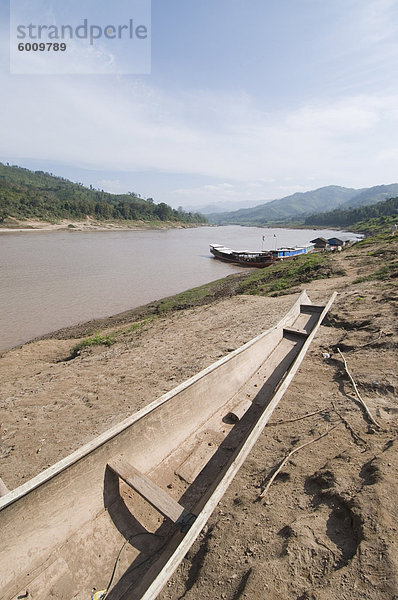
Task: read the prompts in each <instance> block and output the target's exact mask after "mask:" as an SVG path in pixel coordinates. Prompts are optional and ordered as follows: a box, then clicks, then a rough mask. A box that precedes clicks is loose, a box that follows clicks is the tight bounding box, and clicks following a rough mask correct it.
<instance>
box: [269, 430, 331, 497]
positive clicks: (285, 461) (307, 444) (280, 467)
mask: <svg viewBox="0 0 398 600" xmlns="http://www.w3.org/2000/svg"><path fill="white" fill-rule="evenodd" d="M339 425H340V423H337V425H334V426H333V427H331V428H330V429H328V430H327V431H325V433H322V434H321V435H319V436H318V437H316V438H314V439H312V440H310V441H309V442H306V443H305V444H302V445H301V446H297V448H294V450H292V451H291V452H289V454H288V455H287V456H285V458H284V459H283V461H282V462H281V464H280V465H279V467H278V468H277V470H276V471H275V473H274V474H273V475H272V477H271V479H270V480H269V482H268V483H267V485H266V486H265V488H264V489H263V491H262V492H261V494H260V495H259V498H264V496H265V495H266V493H267V492H268V490H269V488H270V487H271V485H272V483H273V482H274V480H275V479H276V477H277V476H278V475H279V473H280V472H281V470H282V469H283V467H284V466H285V464H286V463H287V462H288V460H289V458H290V457H291V456H292V455H293V454H295V453H296V452H298V451H299V450H302V449H303V448H305V447H306V446H309V445H310V444H313V443H314V442H317V441H318V440H321V439H322V438H324V437H325V436H326V435H328V434H329V433H330V432H331V431H333V429H336V427H338V426H339Z"/></svg>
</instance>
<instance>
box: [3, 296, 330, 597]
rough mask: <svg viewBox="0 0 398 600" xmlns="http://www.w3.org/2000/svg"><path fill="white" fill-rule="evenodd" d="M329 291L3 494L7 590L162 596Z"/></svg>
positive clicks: (311, 331) (10, 593) (283, 383)
mask: <svg viewBox="0 0 398 600" xmlns="http://www.w3.org/2000/svg"><path fill="white" fill-rule="evenodd" d="M333 300H334V296H333V297H332V299H331V300H330V301H329V303H328V305H327V306H326V308H325V307H317V306H314V305H312V304H311V302H310V300H309V298H308V296H307V294H306V293H305V292H303V293H302V294H301V295H300V296H299V298H298V299H297V301H296V302H295V304H294V305H293V307H292V308H291V310H290V311H289V312H288V313H287V315H286V316H285V317H284V319H282V321H280V323H278V325H276V326H275V327H273V328H271V329H269V330H268V331H266V332H264V333H262V334H261V335H259V336H258V337H256V338H254V339H253V340H251V341H250V342H248V343H247V344H245V345H244V346H242V347H241V348H239V349H238V350H235V351H234V352H232V353H230V354H229V355H228V356H226V357H224V358H222V359H221V360H219V361H217V362H216V363H214V364H213V365H211V366H210V367H208V368H207V369H205V370H204V371H202V372H201V373H199V374H198V375H196V376H194V377H192V378H191V379H189V380H188V381H186V382H185V383H183V384H181V385H180V386H178V387H177V388H175V389H174V390H172V391H171V392H169V393H167V394H165V395H164V396H162V397H161V398H159V399H158V400H155V401H154V402H153V403H151V404H150V405H149V406H147V407H146V408H144V409H143V410H141V411H139V412H138V413H136V414H134V415H132V416H131V417H129V418H128V419H126V420H125V421H123V422H122V423H120V424H119V425H117V426H116V427H114V428H112V429H111V430H109V431H107V432H105V433H104V434H102V435H101V436H100V437H98V438H97V439H95V440H93V441H92V442H90V443H89V444H87V445H86V446H84V447H82V448H81V449H79V450H78V451H77V452H75V453H73V454H72V455H70V456H69V457H67V458H65V459H64V460H62V461H60V462H59V463H57V464H56V465H54V466H53V467H51V468H49V469H47V470H46V471H44V472H43V473H42V474H40V475H39V476H37V477H35V478H34V479H32V480H31V481H30V482H28V483H26V484H24V485H23V486H21V487H19V488H17V489H16V490H14V491H12V492H10V493H8V494H7V495H6V496H4V497H3V498H1V499H0V530H1V532H2V548H1V550H0V597H1V598H4V599H5V600H17V598H22V597H27V598H29V599H31V600H45V599H47V598H54V599H60V600H61V599H62V600H71V599H72V598H73V599H76V600H83V599H84V600H87V599H88V598H90V597H91V593H92V590H93V589H97V590H102V589H107V588H108V586H109V584H110V582H111V583H112V585H111V586H110V588H111V589H110V591H109V593H108V595H107V599H109V600H121V599H122V598H123V599H127V598H128V599H130V600H134V599H138V598H142V599H146V600H149V599H150V598H156V596H157V595H158V593H159V591H160V590H161V588H162V586H163V585H164V584H165V583H166V581H167V578H168V577H170V575H171V574H172V572H173V571H174V570H175V568H176V567H177V566H178V564H179V562H181V560H182V558H183V556H184V554H185V553H186V551H187V550H188V549H189V547H190V545H191V544H192V543H193V541H194V539H195V537H196V536H197V535H198V534H199V532H200V530H201V529H202V527H203V526H204V524H205V523H206V521H207V519H208V517H209V516H210V514H211V511H212V510H213V509H214V507H215V505H216V503H217V502H218V500H219V499H220V498H221V496H222V494H223V493H224V492H225V489H226V488H227V486H228V484H229V483H230V481H231V480H232V477H233V476H234V474H235V473H236V471H237V469H238V468H239V466H240V465H241V464H242V462H243V461H244V459H245V457H246V456H247V453H248V452H249V451H250V448H251V447H252V446H253V444H254V442H255V440H256V439H257V438H258V435H259V434H260V433H261V430H262V428H263V427H264V425H265V424H266V421H267V420H268V418H269V416H270V415H271V413H272V410H273V409H274V407H275V406H276V404H277V402H278V401H279V399H280V397H281V396H282V395H283V392H284V390H285V388H286V387H287V385H288V383H289V381H290V379H289V378H292V377H293V375H294V372H295V369H297V368H298V365H299V363H300V362H301V360H302V358H303V356H304V354H305V351H306V349H307V347H308V345H309V344H310V342H311V339H312V337H313V336H314V335H315V332H316V330H317V328H318V327H319V324H320V322H321V320H322V318H323V316H324V315H325V314H326V311H327V309H328V307H329V305H330V304H331V302H333ZM118 460H119V461H120V460H122V463H123V464H125V463H127V465H131V466H132V467H133V470H134V472H135V470H137V471H138V473H141V474H143V475H145V476H146V477H148V478H149V480H150V482H153V483H154V490H152V491H151V493H152V494H154V496H155V497H159V500H158V501H159V506H161V505H162V506H163V505H164V504H165V501H166V504H167V498H165V497H164V496H165V494H164V492H166V493H167V495H168V496H169V497H170V498H171V499H172V501H170V502H169V503H168V504H170V506H171V508H169V507H168V508H167V510H170V511H171V512H170V514H176V515H177V516H178V504H179V505H181V506H182V507H183V509H185V511H184V515H186V514H188V515H191V517H192V515H194V516H193V519H191V521H189V519H188V521H186V522H185V524H184V523H181V521H180V522H179V521H177V522H176V523H174V522H173V520H172V519H171V518H169V517H164V516H163V515H162V514H161V513H160V512H159V510H158V509H156V508H154V507H153V506H152V505H151V504H150V503H149V501H148V500H147V499H145V498H143V497H141V496H140V495H139V494H138V493H137V492H136V491H135V489H133V488H132V487H130V486H129V485H128V484H127V483H125V481H123V479H121V478H120V477H119V476H118V474H117V472H115V470H113V469H112V468H110V466H108V463H110V464H112V461H116V462H117V461H118ZM114 464H116V463H115V462H114ZM115 468H116V467H115ZM138 479H139V477H138ZM144 485H146V484H145V481H144ZM156 488H160V492H159V493H158V494H157V492H156ZM155 505H156V500H155ZM173 511H174V512H173ZM166 514H168V513H166ZM195 517H196V519H195ZM119 552H120V556H119V559H118V561H117V557H118V555H119ZM116 562H117V568H116V571H115V573H113V569H114V566H115V563H116ZM112 573H113V576H112ZM111 579H112V581H111ZM27 591H28V593H29V595H28V596H26V593H27Z"/></svg>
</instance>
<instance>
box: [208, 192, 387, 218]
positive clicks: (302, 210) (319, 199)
mask: <svg viewBox="0 0 398 600" xmlns="http://www.w3.org/2000/svg"><path fill="white" fill-rule="evenodd" d="M394 196H398V183H391V184H389V185H377V186H374V187H370V188H362V189H354V188H345V187H341V186H338V185H328V186H326V187H322V188H319V189H317V190H312V191H309V192H297V193H296V194H292V195H291V196H286V197H284V198H280V199H279V200H272V201H271V202H267V203H265V204H260V205H259V206H255V207H254V208H244V209H240V210H236V211H233V212H223V213H212V214H207V215H206V216H207V218H208V220H209V222H210V223H214V224H217V225H227V224H228V225H268V224H271V223H273V224H275V223H281V222H283V221H287V220H290V221H291V220H294V219H297V220H302V219H304V218H306V217H307V216H308V215H311V214H314V213H322V212H326V211H331V210H334V209H336V208H339V209H348V208H358V207H361V206H367V205H370V204H376V203H377V202H381V201H382V200H385V199H386V198H391V197H394Z"/></svg>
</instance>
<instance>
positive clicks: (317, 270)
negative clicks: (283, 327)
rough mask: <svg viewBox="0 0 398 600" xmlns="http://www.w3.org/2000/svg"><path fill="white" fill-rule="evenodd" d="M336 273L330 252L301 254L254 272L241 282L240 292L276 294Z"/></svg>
mask: <svg viewBox="0 0 398 600" xmlns="http://www.w3.org/2000/svg"><path fill="white" fill-rule="evenodd" d="M336 274H338V273H337V272H336V270H335V269H334V268H333V263H332V257H331V255H330V254H329V253H319V254H318V253H317V254H310V255H308V256H299V257H297V259H295V260H290V261H286V262H280V263H279V264H277V265H275V266H273V267H267V268H265V269H261V270H259V271H256V272H255V273H252V274H251V275H250V276H249V277H246V278H245V279H244V280H243V281H242V282H241V283H240V285H239V289H238V292H239V293H240V294H257V295H261V296H266V295H272V296H275V295H278V294H279V293H280V292H282V291H285V290H288V289H289V288H291V287H293V286H295V285H298V284H301V283H308V282H310V281H313V280H314V279H325V278H327V277H331V276H332V275H336ZM340 274H342V273H341V272H340Z"/></svg>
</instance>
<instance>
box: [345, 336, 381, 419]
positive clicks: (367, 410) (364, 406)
mask: <svg viewBox="0 0 398 600" xmlns="http://www.w3.org/2000/svg"><path fill="white" fill-rule="evenodd" d="M337 352H338V353H339V354H340V356H341V358H342V359H343V361H344V368H345V371H346V373H347V375H348V377H349V378H350V381H351V383H352V385H353V387H354V390H355V393H356V395H357V398H358V400H359V402H360V403H361V405H362V406H363V408H364V409H365V412H366V414H367V416H368V418H369V420H370V421H371V422H372V423H373V425H374V426H375V427H377V429H380V425H379V424H378V422H377V421H376V419H374V418H373V416H372V413H371V412H370V410H369V408H368V407H367V405H366V404H365V401H364V400H363V399H362V398H361V394H360V393H359V391H358V388H357V384H356V383H355V381H354V379H353V377H352V375H351V373H350V372H349V370H348V366H347V361H346V359H345V358H344V355H343V353H342V352H341V351H340V348H337Z"/></svg>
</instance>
